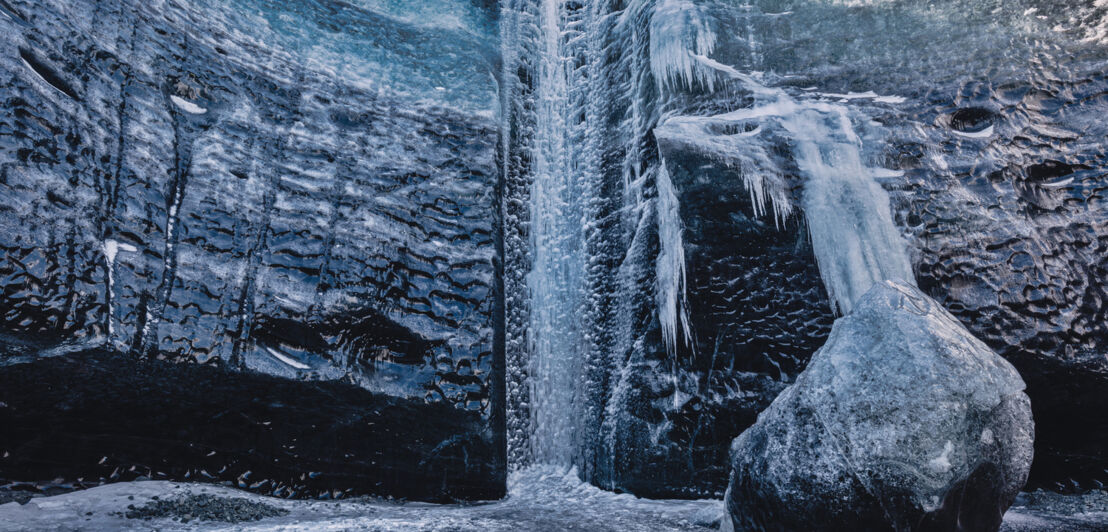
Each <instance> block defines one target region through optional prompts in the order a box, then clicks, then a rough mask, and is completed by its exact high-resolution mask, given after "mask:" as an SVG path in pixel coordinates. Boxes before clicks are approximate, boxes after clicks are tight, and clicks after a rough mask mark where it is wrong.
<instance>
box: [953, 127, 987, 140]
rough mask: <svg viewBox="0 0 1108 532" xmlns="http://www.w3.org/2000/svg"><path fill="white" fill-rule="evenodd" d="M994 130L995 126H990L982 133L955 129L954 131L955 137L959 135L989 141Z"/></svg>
mask: <svg viewBox="0 0 1108 532" xmlns="http://www.w3.org/2000/svg"><path fill="white" fill-rule="evenodd" d="M993 128H994V126H989V127H987V128H985V129H982V130H981V131H958V130H957V129H954V130H952V131H953V132H954V134H955V135H958V136H960V137H967V138H971V139H987V138H989V137H991V136H993Z"/></svg>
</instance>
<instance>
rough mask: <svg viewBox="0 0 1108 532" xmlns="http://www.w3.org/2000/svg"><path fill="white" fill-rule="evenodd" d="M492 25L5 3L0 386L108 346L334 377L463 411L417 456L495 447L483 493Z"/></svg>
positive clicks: (284, 11) (236, 9) (408, 17)
mask: <svg viewBox="0 0 1108 532" xmlns="http://www.w3.org/2000/svg"><path fill="white" fill-rule="evenodd" d="M495 28H496V13H495V11H493V10H490V9H488V7H487V6H481V5H476V4H473V5H471V4H468V3H466V2H441V3H435V4H431V3H427V4H426V5H424V4H418V3H415V4H405V5H394V4H392V3H387V2H381V3H376V2H368V1H367V2H354V3H345V2H330V3H318V2H312V1H308V0H305V1H293V2H268V1H263V0H258V1H252V0H251V1H246V0H244V1H233V2H217V1H212V2H203V1H202V2H193V1H172V0H170V1H158V2H130V1H121V2H114V1H112V2H107V1H101V2H68V1H58V2H53V1H46V2H40V1H19V0H11V1H4V2H0V33H2V35H3V36H4V37H3V40H4V42H5V44H6V46H4V47H3V52H0V77H2V78H3V80H4V83H3V87H2V88H0V102H2V111H0V198H2V201H0V203H2V206H0V277H2V279H3V281H2V285H3V290H4V297H3V299H2V300H0V333H2V334H3V336H4V339H5V346H6V347H5V348H4V350H3V355H0V371H7V368H9V367H14V366H11V365H12V364H37V363H39V362H40V360H39V359H41V358H42V357H46V356H52V355H63V354H64V353H67V352H74V351H78V350H84V349H88V348H91V347H103V348H105V349H110V350H118V351H124V352H127V353H128V354H129V355H130V356H134V357H138V358H143V359H149V360H165V361H170V362H180V363H184V364H190V365H191V364H206V365H213V366H219V367H221V368H225V369H228V370H229V371H232V372H237V371H241V372H247V373H251V372H257V373H261V374H267V375H271V376H275V377H281V378H285V379H291V380H293V381H297V382H300V381H304V382H308V381H326V382H335V383H336V385H338V383H340V382H341V383H342V386H352V387H357V388H361V389H362V390H364V391H367V392H369V393H371V394H373V396H374V397H384V396H387V397H390V398H395V399H397V400H402V401H410V402H412V403H413V404H416V403H424V402H427V403H431V404H433V405H437V408H438V409H440V410H442V411H443V412H446V413H447V414H448V413H449V412H456V413H457V415H458V416H461V417H460V418H459V419H460V420H466V421H465V422H464V423H461V422H460V425H459V426H462V427H464V430H463V431H462V433H460V434H450V431H446V433H447V434H446V435H445V436H443V435H442V433H438V432H436V433H435V434H434V436H428V438H431V437H436V438H449V437H455V436H459V437H462V436H467V434H466V433H467V432H472V433H473V434H477V433H481V434H485V433H487V438H485V440H487V441H486V444H487V446H486V447H485V448H483V449H482V450H480V451H479V452H478V451H474V452H475V453H477V454H478V455H480V457H481V458H479V459H480V460H490V461H492V462H490V463H493V466H490V468H489V469H488V470H487V471H490V472H491V473H490V474H489V475H487V476H486V477H485V478H484V479H483V480H481V481H483V482H489V483H490V484H491V485H493V486H495V485H496V482H497V477H496V474H497V473H496V469H497V468H496V467H495V461H496V460H499V459H498V458H497V456H499V453H500V451H498V450H497V449H499V448H500V445H501V444H499V443H498V441H499V439H500V438H501V437H502V436H499V435H498V434H499V431H498V430H497V429H496V428H495V426H496V422H495V420H496V419H498V412H499V411H500V409H502V404H501V403H500V402H499V398H500V397H502V394H500V393H497V392H495V390H496V389H497V387H498V386H499V382H500V379H501V377H498V376H497V371H498V370H497V369H496V367H497V366H496V364H495V363H494V360H493V359H494V357H496V356H498V355H497V354H496V349H495V348H494V342H493V340H494V333H495V331H496V329H497V328H498V325H497V320H496V317H495V315H496V313H495V312H494V311H495V309H496V306H497V303H496V301H497V297H496V294H495V291H494V284H495V269H494V260H495V257H496V239H497V232H498V225H497V220H498V214H497V213H498V208H497V207H498V203H497V192H496V190H497V189H496V184H497V179H498V177H497V161H496V156H495V154H496V142H497V123H496V91H497V89H496V82H495V75H496V73H497V71H498V66H497V63H498V50H497V46H496V40H495ZM126 367H130V366H126ZM12 371H15V370H12ZM136 371H140V373H141V372H142V371H141V369H140V370H136ZM167 371H169V370H167ZM105 378H106V377H105ZM136 378H137V377H136ZM43 385H46V384H45V383H44V384H43ZM144 386H145V385H144ZM305 386H315V385H314V384H312V385H308V384H305ZM295 388H296V387H295V386H292V387H291V389H295ZM221 393H223V392H221ZM227 393H230V391H228V392H227ZM335 393H337V392H335ZM343 393H346V392H343ZM350 393H351V394H354V393H355V392H350ZM355 395H356V394H355ZM363 399H364V398H363ZM361 400H362V399H359V401H361ZM25 406H27V407H28V408H30V407H31V405H25ZM41 406H43V407H44V408H46V407H48V406H49V405H47V404H45V403H43V404H42V405H41ZM180 407H181V408H187V405H181V406H180ZM120 408H124V409H126V406H125V405H121V406H120ZM312 408H318V409H319V411H320V412H319V415H320V416H322V417H321V418H320V421H321V422H324V423H326V421H325V420H326V419H328V417H327V416H328V415H330V414H327V411H328V407H327V405H316V406H313V407H312ZM47 410H48V409H47ZM337 412H338V411H337V410H336V414H335V415H338V414H337ZM44 415H46V413H45V412H44ZM123 415H126V411H125V410H124V413H123ZM441 415H446V414H441ZM172 420H173V417H172V416H169V417H167V418H166V421H167V422H169V423H172ZM388 430H390V429H389V427H382V431H384V432H387V431H388ZM384 432H382V433H384ZM8 434H9V433H8V432H7V431H6V432H5V436H7V435H8ZM229 437H230V438H233V436H229ZM282 437H291V436H289V435H288V434H285V435H283V436H282V435H280V434H279V435H277V436H276V438H277V440H276V441H277V442H281V441H282V440H281V438H282ZM482 437H484V436H482ZM439 441H440V440H435V442H433V443H435V444H437V443H438V442H439ZM9 443H15V442H9ZM209 443H212V444H216V443H217V442H215V443H213V442H209ZM284 443H288V442H284ZM444 444H445V442H444ZM363 445H366V444H363ZM390 445H400V446H403V445H407V443H405V442H403V441H396V442H391V443H390ZM431 447H434V445H431ZM5 448H9V447H8V444H5ZM316 452H317V453H324V452H327V451H326V450H325V449H318V450H317V451H316ZM340 454H341V453H340ZM419 458H426V457H420V456H416V457H415V459H417V461H418V459H419ZM97 459H99V458H97ZM405 459H406V460H407V459H411V457H408V458H405ZM10 463H11V462H9V464H10ZM208 467H210V466H208ZM304 467H307V466H306V465H305V466H304ZM398 467H401V468H402V467H406V466H398ZM413 467H414V465H413ZM217 469H218V468H217ZM107 472H108V473H110V470H109V471H107ZM241 472H242V471H239V472H237V473H234V474H235V475H237V474H238V473H241ZM302 472H303V473H306V472H307V471H302ZM19 473H20V471H19V470H18V469H14V468H8V467H5V468H4V469H3V471H2V472H0V476H4V477H10V478H17V476H18V474H19ZM213 473H214V471H213ZM499 474H501V475H502V474H503V471H502V468H501V471H500V473H499ZM105 476H107V475H105ZM28 480H36V479H28ZM499 481H500V485H501V489H502V484H503V477H502V476H501V477H500V478H499ZM493 491H495V489H494V490H493ZM463 496H464V495H463Z"/></svg>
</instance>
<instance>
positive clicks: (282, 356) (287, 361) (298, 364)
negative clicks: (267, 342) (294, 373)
mask: <svg viewBox="0 0 1108 532" xmlns="http://www.w3.org/2000/svg"><path fill="white" fill-rule="evenodd" d="M265 350H266V351H269V354H271V355H273V356H274V357H275V358H277V360H280V361H281V362H284V363H285V364H288V365H289V366H292V367H294V368H296V369H311V366H309V365H307V364H304V363H302V362H298V361H297V360H295V359H293V358H291V357H289V356H287V355H285V354H284V353H282V352H280V351H278V350H276V349H274V348H272V347H269V346H266V348H265Z"/></svg>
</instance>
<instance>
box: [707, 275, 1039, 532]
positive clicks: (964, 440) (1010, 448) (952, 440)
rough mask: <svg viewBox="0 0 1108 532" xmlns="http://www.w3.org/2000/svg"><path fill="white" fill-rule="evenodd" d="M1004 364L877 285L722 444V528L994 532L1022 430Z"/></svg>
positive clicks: (932, 306)
mask: <svg viewBox="0 0 1108 532" xmlns="http://www.w3.org/2000/svg"><path fill="white" fill-rule="evenodd" d="M1023 390H1024V383H1023V380H1022V379H1021V378H1020V376H1019V374H1018V373H1017V372H1016V370H1015V368H1013V367H1012V365H1011V364H1009V363H1008V362H1006V361H1005V360H1004V359H1002V358H1001V357H999V356H997V355H996V354H995V353H994V352H993V351H992V350H990V349H989V348H988V347H986V346H985V344H983V343H982V342H981V341H980V340H978V339H976V338H974V337H973V336H972V335H970V333H969V332H968V331H966V329H965V328H964V327H963V326H962V325H961V324H960V323H959V322H958V321H957V320H955V319H954V317H953V316H951V315H950V314H949V313H947V312H946V311H945V310H943V309H942V307H940V306H939V305H938V304H937V303H936V302H934V301H933V300H931V299H930V298H929V297H927V296H926V295H924V294H923V293H921V292H920V291H919V290H917V289H915V288H912V287H909V286H907V285H904V284H900V283H897V282H893V281H885V282H883V283H878V284H876V285H874V287H873V288H872V289H871V290H870V291H869V292H868V293H867V294H866V295H865V296H863V298H862V299H861V300H860V301H859V302H858V304H857V306H856V307H855V309H854V310H853V312H852V313H851V314H850V315H848V316H846V317H844V318H842V319H840V320H839V321H837V322H836V323H835V325H834V327H833V329H832V332H831V336H830V337H829V338H828V341H827V343H826V344H825V345H824V347H823V348H821V349H820V350H819V351H818V352H817V353H816V354H815V355H814V356H813V358H812V360H811V363H810V364H809V365H808V367H807V369H805V371H804V372H802V373H801V374H800V376H799V377H798V378H797V381H796V383H795V384H793V385H792V386H790V387H789V388H788V389H787V390H785V391H784V392H782V393H781V395H780V396H778V397H777V399H776V400H774V402H773V404H772V405H770V407H769V408H768V409H767V410H766V411H765V412H763V413H762V414H761V415H760V416H759V417H758V421H757V422H756V423H755V424H754V425H753V426H752V427H751V428H750V429H748V430H747V431H746V432H744V433H743V434H742V435H740V436H739V437H738V438H737V439H736V440H735V442H734V444H733V445H732V456H733V457H734V463H733V466H734V469H733V472H732V477H731V485H730V488H729V490H728V496H727V506H728V513H729V515H730V517H731V519H732V521H733V525H734V528H735V530H886V529H895V530H997V529H998V528H999V527H1000V524H1001V518H1002V516H1003V514H1004V511H1005V510H1006V509H1007V508H1008V506H1009V505H1011V503H1012V501H1013V500H1014V498H1015V496H1016V494H1017V493H1018V492H1019V489H1020V487H1022V486H1023V484H1024V482H1025V481H1026V479H1027V474H1028V471H1029V469H1030V466H1031V456H1032V440H1033V432H1034V425H1033V422H1032V419H1031V405H1030V401H1029V400H1028V398H1027V396H1026V395H1025V394H1024V393H1023Z"/></svg>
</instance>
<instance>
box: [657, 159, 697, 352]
mask: <svg viewBox="0 0 1108 532" xmlns="http://www.w3.org/2000/svg"><path fill="white" fill-rule="evenodd" d="M656 181H657V187H658V241H659V243H660V244H661V246H660V247H661V250H660V251H659V253H658V259H657V278H658V281H657V282H658V286H657V287H656V289H655V290H656V292H655V297H656V298H657V301H658V318H659V321H661V323H662V339H663V341H664V343H665V345H666V350H667V351H668V352H669V353H670V355H675V354H676V353H677V340H678V330H677V328H678V324H680V327H681V335H682V338H684V340H685V342H686V345H688V342H689V341H690V340H691V338H692V334H691V331H690V330H689V308H688V299H687V293H686V286H685V245H684V242H683V240H682V235H681V233H682V228H681V213H680V207H681V206H680V204H679V203H678V199H677V193H676V191H675V190H674V188H673V182H672V180H671V179H670V176H669V170H667V169H666V162H665V160H664V159H663V160H661V161H660V162H659V164H658V172H657V180H656Z"/></svg>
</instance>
